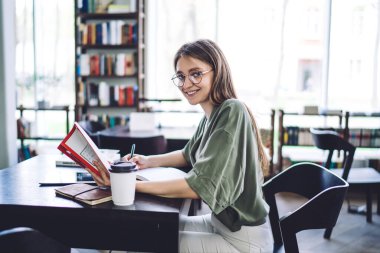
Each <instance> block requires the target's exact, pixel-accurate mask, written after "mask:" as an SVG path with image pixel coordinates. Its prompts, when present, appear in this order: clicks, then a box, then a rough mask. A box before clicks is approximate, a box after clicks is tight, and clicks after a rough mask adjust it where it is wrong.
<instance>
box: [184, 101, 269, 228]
mask: <svg viewBox="0 0 380 253" xmlns="http://www.w3.org/2000/svg"><path fill="white" fill-rule="evenodd" d="M257 145H258V144H257V140H256V137H255V132H254V130H253V128H252V124H251V119H250V116H249V113H248V111H247V109H246V107H245V105H244V104H243V103H242V102H240V101H239V100H237V99H229V100H226V101H224V102H223V103H222V104H221V105H219V106H217V107H215V108H214V109H213V111H212V113H211V115H210V118H209V119H208V120H207V118H206V117H204V118H203V119H202V120H201V122H200V123H199V126H198V128H197V130H196V132H195V134H194V135H193V137H192V138H191V139H190V141H189V142H188V143H187V144H186V146H185V147H184V149H183V150H182V153H183V155H184V157H185V159H186V161H187V162H188V163H189V164H191V166H192V170H191V171H190V172H189V173H188V175H187V177H186V181H187V183H188V184H189V185H190V187H191V188H192V189H193V190H194V191H195V192H196V193H197V194H198V195H199V196H200V198H201V199H202V200H203V201H204V202H205V203H206V204H207V205H208V206H209V207H210V209H211V210H212V212H213V213H214V214H215V216H216V217H217V218H218V219H219V220H220V221H221V222H222V223H223V224H224V225H225V226H226V227H228V228H229V229H230V230H231V231H238V230H240V228H241V226H242V225H248V226H255V225H261V224H263V223H265V218H266V216H267V214H268V210H269V208H268V205H267V204H266V202H265V201H264V199H263V194H262V190H261V185H262V182H263V174H262V170H261V166H260V160H259V154H258V146H257Z"/></svg>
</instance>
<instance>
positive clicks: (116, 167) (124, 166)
mask: <svg viewBox="0 0 380 253" xmlns="http://www.w3.org/2000/svg"><path fill="white" fill-rule="evenodd" d="M109 171H110V172H113V173H129V172H134V171H137V167H136V163H134V162H127V161H126V162H121V163H116V164H111V168H110V169H109Z"/></svg>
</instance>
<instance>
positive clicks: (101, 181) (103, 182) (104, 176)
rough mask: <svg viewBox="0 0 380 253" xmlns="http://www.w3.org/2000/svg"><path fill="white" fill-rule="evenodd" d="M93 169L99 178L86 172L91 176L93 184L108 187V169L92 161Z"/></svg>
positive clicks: (109, 182) (92, 173)
mask: <svg viewBox="0 0 380 253" xmlns="http://www.w3.org/2000/svg"><path fill="white" fill-rule="evenodd" d="M93 163H94V165H95V167H96V168H97V169H98V171H99V173H100V176H98V175H97V174H95V173H94V172H92V171H91V170H90V169H87V168H86V170H87V171H88V172H89V173H90V174H91V176H92V177H93V178H94V180H95V182H96V184H97V185H99V186H110V185H111V181H110V172H109V171H108V169H107V168H106V167H105V166H104V165H103V164H102V163H101V162H100V161H97V160H95V161H93Z"/></svg>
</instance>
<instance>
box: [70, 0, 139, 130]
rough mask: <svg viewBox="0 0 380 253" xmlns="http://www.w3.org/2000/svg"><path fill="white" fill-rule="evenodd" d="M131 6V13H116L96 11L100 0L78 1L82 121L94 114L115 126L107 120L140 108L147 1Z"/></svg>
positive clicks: (78, 98) (79, 111)
mask: <svg viewBox="0 0 380 253" xmlns="http://www.w3.org/2000/svg"><path fill="white" fill-rule="evenodd" d="M130 2H131V4H130V6H129V8H128V9H124V10H123V9H122V10H118V12H117V13H110V12H109V10H108V9H107V8H104V10H96V9H95V8H96V7H90V5H91V4H92V5H95V6H96V5H97V4H98V1H96V0H75V57H76V64H75V92H76V99H75V120H76V121H79V120H84V119H86V118H87V117H88V116H89V115H92V116H95V117H98V118H99V119H101V120H102V121H103V123H106V125H109V124H108V123H109V122H104V120H106V121H107V120H110V117H116V118H119V119H122V118H124V119H125V118H126V116H127V115H128V112H131V111H139V109H140V98H142V97H144V93H145V92H144V49H145V46H144V34H143V30H144V20H145V15H144V13H145V9H144V8H145V7H144V4H145V1H144V0H130ZM78 3H82V5H81V6H78ZM132 6H133V7H132ZM120 7H121V6H120ZM111 115H112V116H111Z"/></svg>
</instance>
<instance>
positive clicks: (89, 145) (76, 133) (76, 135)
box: [57, 122, 108, 176]
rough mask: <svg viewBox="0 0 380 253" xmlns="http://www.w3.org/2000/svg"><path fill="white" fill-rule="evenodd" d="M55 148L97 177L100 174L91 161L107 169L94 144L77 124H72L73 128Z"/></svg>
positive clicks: (105, 162)
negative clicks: (99, 163)
mask: <svg viewBox="0 0 380 253" xmlns="http://www.w3.org/2000/svg"><path fill="white" fill-rule="evenodd" d="M57 148H58V149H59V150H60V151H61V152H62V153H64V154H65V155H67V156H68V157H69V158H71V159H72V160H73V161H75V162H76V163H77V164H79V165H80V166H82V167H83V168H89V169H90V170H91V171H92V172H94V173H95V174H97V175H99V176H100V172H99V171H98V169H97V168H96V167H95V166H94V164H93V161H94V160H97V161H100V162H101V163H103V165H104V167H106V168H107V167H108V162H107V160H106V159H105V158H104V157H103V156H102V155H101V153H100V151H99V149H98V147H97V146H96V144H95V143H94V142H93V141H92V139H91V138H90V137H89V136H88V135H87V134H86V132H85V131H84V130H83V129H82V128H81V126H80V125H79V124H78V123H77V122H74V126H73V127H72V129H71V130H70V132H69V133H68V134H67V136H66V137H65V138H64V139H63V141H62V142H61V143H60V144H59V146H58V147H57Z"/></svg>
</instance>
